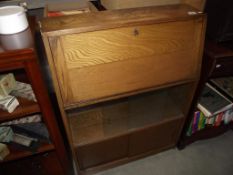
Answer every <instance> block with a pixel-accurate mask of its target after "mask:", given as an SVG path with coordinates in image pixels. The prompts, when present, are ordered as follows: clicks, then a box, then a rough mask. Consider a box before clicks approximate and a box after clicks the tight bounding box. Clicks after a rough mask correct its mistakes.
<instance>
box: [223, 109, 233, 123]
mask: <svg viewBox="0 0 233 175" xmlns="http://www.w3.org/2000/svg"><path fill="white" fill-rule="evenodd" d="M232 120H233V108H232V109H229V110H227V111H226V112H225V113H224V124H228V123H230V122H231V121H232Z"/></svg>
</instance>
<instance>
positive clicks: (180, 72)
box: [41, 5, 205, 174]
mask: <svg viewBox="0 0 233 175" xmlns="http://www.w3.org/2000/svg"><path fill="white" fill-rule="evenodd" d="M189 11H195V9H193V8H191V7H190V6H187V5H174V6H172V5H171V6H164V7H145V8H137V9H124V10H115V11H101V12H91V13H88V14H87V13H86V14H80V15H74V16H63V17H56V18H47V19H44V20H43V21H42V22H41V32H42V36H43V41H44V45H45V50H46V54H47V58H48V62H49V66H50V70H51V73H52V80H53V84H54V88H55V92H56V96H57V99H58V102H59V107H60V110H61V113H62V119H63V122H64V125H65V126H66V132H67V135H68V139H69V142H70V145H71V147H72V151H73V156H74V159H75V160H76V165H77V168H78V171H79V172H80V173H81V174H82V173H83V174H86V173H91V172H95V171H98V170H101V169H104V168H106V167H112V166H115V165H117V164H122V163H124V162H128V161H131V160H134V159H137V158H140V157H143V156H146V155H150V154H152V153H157V152H160V151H162V150H165V149H168V148H171V147H174V146H175V145H176V143H177V140H178V137H179V135H180V132H181V128H182V127H183V124H184V120H185V118H186V115H187V112H188V109H189V105H190V102H191V100H192V97H193V93H194V91H195V88H196V85H197V82H198V80H199V74H200V65H201V64H200V63H201V57H202V47H203V38H204V33H205V15H204V14H196V15H192V16H191V15H189V14H188V12H189Z"/></svg>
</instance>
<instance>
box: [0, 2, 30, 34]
mask: <svg viewBox="0 0 233 175" xmlns="http://www.w3.org/2000/svg"><path fill="white" fill-rule="evenodd" d="M26 28H28V21H27V17H26V14H25V9H24V8H23V7H20V6H5V7H1V8H0V34H6V35H7V34H14V33H19V32H21V31H24V30H25V29H26Z"/></svg>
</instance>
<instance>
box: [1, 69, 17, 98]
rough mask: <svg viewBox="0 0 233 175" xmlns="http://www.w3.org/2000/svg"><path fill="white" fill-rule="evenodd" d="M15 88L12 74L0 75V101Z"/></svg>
mask: <svg viewBox="0 0 233 175" xmlns="http://www.w3.org/2000/svg"><path fill="white" fill-rule="evenodd" d="M15 86H16V83H15V77H14V75H13V74H12V73H9V74H4V75H0V99H2V98H5V97H6V96H8V95H9V93H10V92H11V91H12V90H14V88H15Z"/></svg>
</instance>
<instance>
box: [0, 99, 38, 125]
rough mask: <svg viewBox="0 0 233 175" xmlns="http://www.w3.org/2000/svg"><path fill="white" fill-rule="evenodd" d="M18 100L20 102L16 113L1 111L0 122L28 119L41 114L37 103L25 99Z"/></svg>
mask: <svg viewBox="0 0 233 175" xmlns="http://www.w3.org/2000/svg"><path fill="white" fill-rule="evenodd" d="M17 99H18V100H19V106H18V107H17V108H16V109H15V111H14V112H12V113H8V112H6V111H3V110H0V122H4V121H9V120H13V119H17V118H21V117H26V116H27V115H30V114H34V113H38V112H40V107H39V105H38V104H37V103H36V102H34V101H29V100H27V99H24V98H17Z"/></svg>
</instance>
